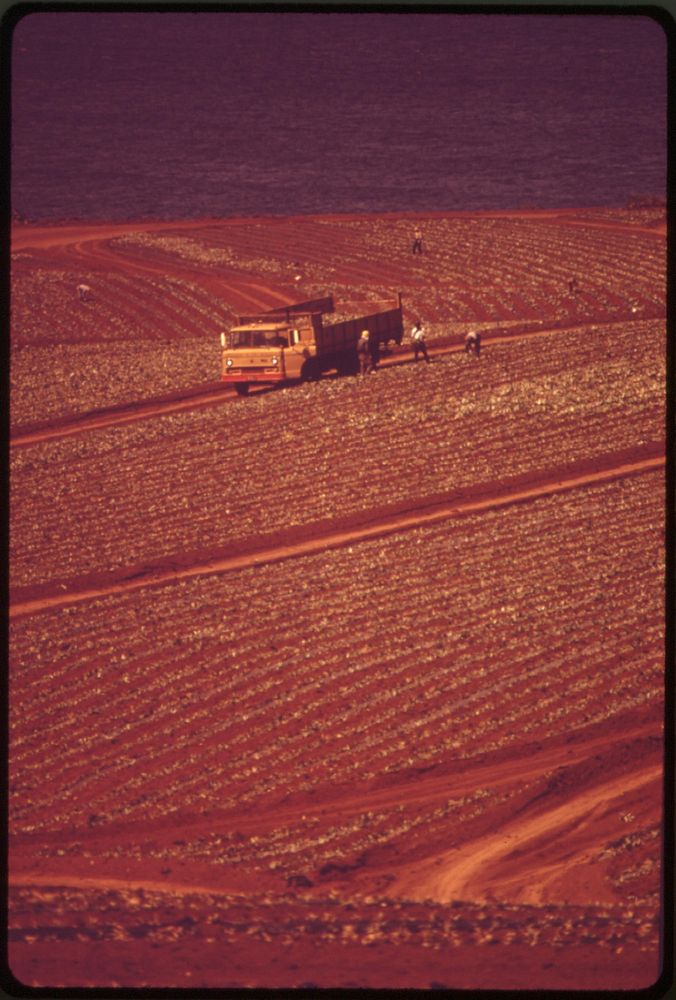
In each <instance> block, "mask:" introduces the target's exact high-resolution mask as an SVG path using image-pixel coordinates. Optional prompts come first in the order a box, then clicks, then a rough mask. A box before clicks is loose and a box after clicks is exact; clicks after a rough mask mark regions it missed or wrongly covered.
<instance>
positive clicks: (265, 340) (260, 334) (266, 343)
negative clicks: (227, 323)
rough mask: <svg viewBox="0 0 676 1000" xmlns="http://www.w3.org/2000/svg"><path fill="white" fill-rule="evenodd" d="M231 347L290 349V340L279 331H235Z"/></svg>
mask: <svg viewBox="0 0 676 1000" xmlns="http://www.w3.org/2000/svg"><path fill="white" fill-rule="evenodd" d="M229 346H230V347H288V346H289V340H288V338H287V337H284V336H282V335H281V333H280V332H279V331H278V330H233V332H232V333H231V334H230V337H229Z"/></svg>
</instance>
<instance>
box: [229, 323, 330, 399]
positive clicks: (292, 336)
mask: <svg viewBox="0 0 676 1000" xmlns="http://www.w3.org/2000/svg"><path fill="white" fill-rule="evenodd" d="M313 320H314V317H313V316H294V317H293V319H291V320H290V321H286V320H283V321H275V320H260V321H256V320H254V321H251V322H246V323H241V324H240V325H239V326H235V327H233V328H232V329H231V330H230V331H229V332H228V333H222V334H221V347H222V350H223V367H222V380H223V382H225V383H227V384H229V385H234V387H235V389H236V391H237V392H238V393H239V394H240V395H243V396H244V395H246V394H247V393H248V391H249V385H250V384H251V383H252V382H254V383H259V384H266V383H267V384H268V385H274V384H275V383H277V382H281V381H283V380H284V379H294V378H300V377H304V369H305V370H306V369H307V362H308V360H309V359H311V358H312V357H313V356H314V355H315V354H316V350H317V348H316V338H315V325H316V324H315V323H314V322H313Z"/></svg>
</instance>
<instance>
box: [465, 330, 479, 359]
mask: <svg viewBox="0 0 676 1000" xmlns="http://www.w3.org/2000/svg"><path fill="white" fill-rule="evenodd" d="M465 354H474V355H476V357H477V358H478V357H479V355H480V354H481V334H480V333H479V331H478V330H470V331H469V333H468V334H467V336H466V337H465Z"/></svg>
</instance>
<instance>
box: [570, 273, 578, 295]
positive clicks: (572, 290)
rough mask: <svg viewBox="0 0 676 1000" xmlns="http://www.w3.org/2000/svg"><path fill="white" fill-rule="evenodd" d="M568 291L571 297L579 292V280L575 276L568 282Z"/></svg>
mask: <svg viewBox="0 0 676 1000" xmlns="http://www.w3.org/2000/svg"><path fill="white" fill-rule="evenodd" d="M568 291H569V292H570V294H571V295H573V294H574V293H575V292H576V291H577V278H576V277H574V276H573V277H572V278H570V280H569V281H568Z"/></svg>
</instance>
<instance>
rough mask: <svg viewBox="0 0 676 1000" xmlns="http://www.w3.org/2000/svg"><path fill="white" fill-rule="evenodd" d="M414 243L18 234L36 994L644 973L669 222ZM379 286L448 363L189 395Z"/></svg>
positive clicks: (404, 235) (22, 641)
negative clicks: (298, 302)
mask: <svg viewBox="0 0 676 1000" xmlns="http://www.w3.org/2000/svg"><path fill="white" fill-rule="evenodd" d="M416 221H417V220H416ZM422 221H423V222H424V231H425V239H426V252H425V254H423V255H422V257H415V258H413V259H411V255H410V244H409V239H408V237H409V230H410V228H411V225H412V222H411V220H408V219H406V218H402V217H366V218H363V219H360V218H348V217H340V218H316V219H297V220H294V219H271V220H266V219H252V220H232V221H229V222H217V221H211V222H207V223H199V224H198V223H190V224H187V223H186V224H180V225H169V224H166V225H160V224H152V225H151V224H148V225H144V224H141V223H140V224H139V225H138V227H136V228H135V229H133V228H132V227H130V226H126V227H125V226H112V225H111V226H103V225H102V226H98V227H91V228H90V230H89V231H87V230H86V228H81V229H77V228H75V227H72V228H69V227H65V226H64V227H56V226H55V227H44V228H43V229H38V228H37V227H19V228H17V230H16V232H15V234H14V237H15V238H14V251H15V253H14V257H13V285H12V296H13V298H12V334H13V355H12V357H13V361H12V418H13V428H14V432H15V447H14V448H13V449H12V469H11V483H10V485H11V538H10V542H11V551H10V556H11V564H10V570H11V580H10V583H11V595H10V596H11V606H10V616H11V617H10V660H11V663H10V684H9V707H10V759H9V764H10V774H9V790H10V813H9V831H10V909H9V935H10V952H9V955H10V966H11V968H12V970H13V972H14V975H15V976H16V977H17V978H18V979H19V980H20V981H22V982H24V983H26V984H28V985H32V986H46V987H58V986H99V987H114V986H167V987H171V986H180V987H191V988H195V989H197V988H200V987H219V986H222V987H239V988H244V987H251V986H274V987H299V986H306V987H331V986H336V987H350V986H355V987H380V988H396V987H413V988H435V987H436V988H455V989H460V988H470V989H477V988H482V989H487V988H488V989H489V988H501V989H504V988H519V989H523V988H531V989H585V988H586V989H616V988H641V987H646V986H649V985H651V984H652V983H654V982H655V980H656V979H657V978H658V976H659V974H660V958H659V956H660V947H661V943H662V942H661V938H660V934H661V926H662V925H661V906H662V900H661V895H660V893H661V878H662V875H663V872H662V867H661V852H662V847H663V844H662V826H661V823H662V798H663V793H664V776H663V764H664V745H663V739H664V734H663V719H664V618H665V609H664V587H663V580H664V569H665V559H664V520H665V516H664V507H665V501H664V439H665V427H664V424H665V402H664V395H665V392H664V387H665V301H664V231H663V220H660V219H659V218H657V217H651V216H649V215H648V214H646V213H644V214H639V215H637V214H636V213H634V214H633V215H632V214H630V213H627V212H620V211H618V212H608V213H591V212H586V213H585V212H580V213H576V214H575V215H571V214H567V215H566V214H562V213H558V214H556V213H540V214H539V215H532V216H513V217H512V216H508V215H502V216H493V217H491V216H486V215H484V216H474V217H470V216H461V215H456V216H435V217H430V218H429V219H426V220H422ZM572 275H576V276H577V280H578V283H579V286H578V291H577V292H575V293H571V292H570V291H569V290H568V285H567V283H568V280H569V278H570V277H571V276H572ZM82 280H85V281H86V282H87V283H88V284H89V285H90V286H91V287H92V299H91V301H90V302H87V303H81V302H79V301H78V299H77V297H76V295H75V285H76V284H77V283H78V282H79V281H82ZM397 291H401V292H402V294H403V298H404V305H405V307H406V308H407V316H408V317H409V318H410V317H411V316H416V317H417V316H421V317H422V319H423V321H424V322H425V324H426V326H427V328H428V330H429V332H430V335H429V342H430V344H431V345H432V348H433V361H432V363H431V364H430V365H425V364H424V363H420V364H418V365H414V364H412V363H409V362H408V360H407V350H408V349H407V347H405V349H404V351H403V352H402V353H400V354H399V355H397V356H396V357H393V358H390V359H386V360H390V361H391V360H396V361H397V362H403V363H401V364H399V363H397V364H389V365H388V364H384V365H383V366H382V368H381V370H379V371H378V372H377V373H376V374H375V375H374V376H369V377H367V378H365V379H360V378H344V379H337V378H331V377H328V378H324V379H322V380H320V381H318V382H314V383H310V384H304V385H290V386H287V387H284V388H282V389H277V390H275V391H274V392H261V393H259V394H255V395H253V396H251V397H249V398H247V399H236V398H234V397H231V396H228V395H226V394H223V395H222V396H219V395H217V394H216V395H215V396H214V395H213V393H212V396H211V397H209V404H210V405H208V406H207V405H201V404H204V403H205V398H206V397H205V398H202V397H200V395H199V387H200V386H201V387H202V388H203V389H206V388H208V387H211V389H213V383H215V382H216V381H217V378H218V370H219V357H218V353H219V352H218V335H219V331H220V329H222V328H223V327H224V326H227V324H228V323H229V322H230V321H231V319H232V317H233V316H234V315H235V314H236V313H237V312H238V311H252V310H253V309H256V308H271V307H272V306H273V305H275V304H277V303H279V302H283V301H287V302H290V301H293V299H294V298H310V297H314V296H316V295H321V294H326V293H329V292H333V293H334V295H335V297H336V299H337V301H338V302H339V303H342V304H343V305H345V306H346V307H347V305H348V304H349V303H350V302H351V303H352V304H353V305H354V304H356V303H359V302H364V303H365V302H367V301H368V302H371V303H372V302H374V301H376V302H377V301H383V302H384V301H385V300H387V299H390V298H391V297H392V295H393V293H396V292H397ZM477 325H478V326H480V327H481V328H482V329H484V330H485V336H484V344H485V348H484V351H483V353H482V356H481V358H479V359H474V358H469V357H467V356H465V355H464V354H463V353H461V352H460V351H459V350H458V347H459V345H460V344H461V342H462V337H463V336H464V332H465V330H466V329H467V328H468V327H469V326H477ZM191 393H194V395H192V396H191V395H190V394H191ZM160 397H163V402H162V405H160V404H159V402H158V400H159V398H160ZM94 411H97V412H98V417H99V418H101V420H102V422H100V423H98V425H97V423H96V422H95V421H94V420H92V419H91V418H92V414H93V413H94ZM101 411H103V413H102V412H101ZM29 431H30V434H29Z"/></svg>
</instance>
